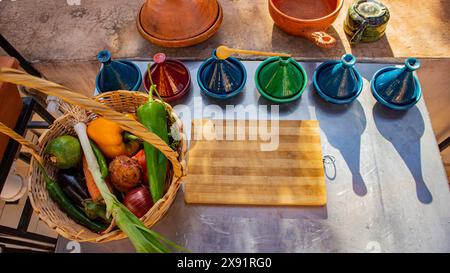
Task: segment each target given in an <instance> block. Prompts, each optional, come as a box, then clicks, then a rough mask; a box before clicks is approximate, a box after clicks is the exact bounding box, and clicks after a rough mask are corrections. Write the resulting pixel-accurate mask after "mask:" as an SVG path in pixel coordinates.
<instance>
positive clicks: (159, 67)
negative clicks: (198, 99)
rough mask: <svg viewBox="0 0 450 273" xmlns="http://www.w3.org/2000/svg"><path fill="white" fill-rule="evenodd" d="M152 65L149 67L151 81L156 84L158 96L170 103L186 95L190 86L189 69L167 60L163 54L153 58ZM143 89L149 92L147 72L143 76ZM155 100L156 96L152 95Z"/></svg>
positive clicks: (172, 60)
mask: <svg viewBox="0 0 450 273" xmlns="http://www.w3.org/2000/svg"><path fill="white" fill-rule="evenodd" d="M153 61H154V63H153V64H152V65H151V67H150V72H151V75H152V81H153V83H154V84H156V87H157V90H158V92H159V95H160V96H161V97H162V98H163V99H164V101H166V102H171V101H174V100H176V99H179V98H181V97H183V96H184V95H186V94H187V93H188V92H189V90H190V86H191V76H190V73H189V69H188V68H187V67H186V66H185V65H184V64H183V63H182V62H180V61H178V60H175V59H170V58H167V57H166V55H165V54H163V53H157V54H155V56H154V57H153ZM144 87H145V90H146V91H147V92H149V90H150V79H149V77H148V71H146V72H145V75H144ZM153 96H154V97H155V98H157V95H155V94H154V95H153Z"/></svg>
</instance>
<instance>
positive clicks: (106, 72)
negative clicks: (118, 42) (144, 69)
mask: <svg viewBox="0 0 450 273" xmlns="http://www.w3.org/2000/svg"><path fill="white" fill-rule="evenodd" d="M97 59H98V60H99V61H100V62H101V63H102V68H101V69H100V72H98V74H97V79H96V81H95V85H96V87H97V90H98V92H100V93H103V92H108V91H116V90H130V91H138V90H139V87H140V86H141V83H142V75H141V71H140V70H139V67H138V66H137V65H136V64H134V63H132V62H129V61H125V60H115V61H113V60H111V53H110V52H109V51H108V50H102V51H100V52H99V53H98V55H97Z"/></svg>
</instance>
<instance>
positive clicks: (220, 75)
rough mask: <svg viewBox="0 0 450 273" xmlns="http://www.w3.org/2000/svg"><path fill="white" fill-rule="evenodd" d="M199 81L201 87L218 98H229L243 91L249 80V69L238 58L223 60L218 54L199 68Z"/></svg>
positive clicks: (211, 95) (213, 54) (214, 52)
mask: <svg viewBox="0 0 450 273" xmlns="http://www.w3.org/2000/svg"><path fill="white" fill-rule="evenodd" d="M197 81H198V84H199V86H200V89H201V90H202V91H203V92H204V93H205V94H206V95H208V96H210V97H213V98H216V99H229V98H231V97H234V96H236V95H238V94H239V93H241V91H242V89H243V88H244V86H245V83H246V81H247V71H246V70H245V67H244V65H243V64H242V63H241V62H240V61H239V60H238V59H236V58H233V57H228V58H227V59H225V60H221V59H219V58H217V56H216V50H214V51H213V53H212V57H211V58H209V59H208V60H206V61H205V62H204V63H203V64H202V65H201V66H200V68H199V70H198V73H197Z"/></svg>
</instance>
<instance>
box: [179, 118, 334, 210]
mask: <svg viewBox="0 0 450 273" xmlns="http://www.w3.org/2000/svg"><path fill="white" fill-rule="evenodd" d="M227 122H228V123H229V124H228V125H227V124H226V123H227ZM271 125H276V124H271V123H270V122H268V123H267V124H264V128H263V129H262V130H260V131H262V134H259V132H258V131H259V130H258V129H257V128H258V123H257V122H255V121H222V120H194V121H193V126H192V132H191V135H192V138H191V146H190V150H189V154H188V173H189V175H188V176H187V178H186V180H185V200H186V202H187V203H198V204H227V205H315V206H317V205H319V206H320V205H325V204H326V189H325V179H324V171H323V162H322V147H321V143H320V129H319V122H318V121H316V120H311V121H309V120H304V121H279V124H278V129H279V133H280V135H279V136H278V139H279V145H278V148H277V149H276V150H274V151H261V149H260V148H261V144H264V143H266V144H267V143H268V142H270V139H269V138H268V136H270V133H271V130H272V129H271ZM222 126H223V127H222ZM227 126H228V127H227ZM249 128H252V129H255V128H256V129H257V130H256V131H254V132H253V134H249ZM227 130H228V131H227ZM227 136H228V138H227ZM217 139H219V140H217Z"/></svg>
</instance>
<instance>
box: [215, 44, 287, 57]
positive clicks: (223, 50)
mask: <svg viewBox="0 0 450 273" xmlns="http://www.w3.org/2000/svg"><path fill="white" fill-rule="evenodd" d="M236 53H237V54H245V55H261V56H280V57H291V54H286V53H276V52H263V51H253V50H244V49H235V48H229V47H227V46H223V45H222V46H219V47H218V48H217V49H216V56H217V58H219V59H220V60H225V59H226V58H228V57H230V56H231V55H233V54H236Z"/></svg>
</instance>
